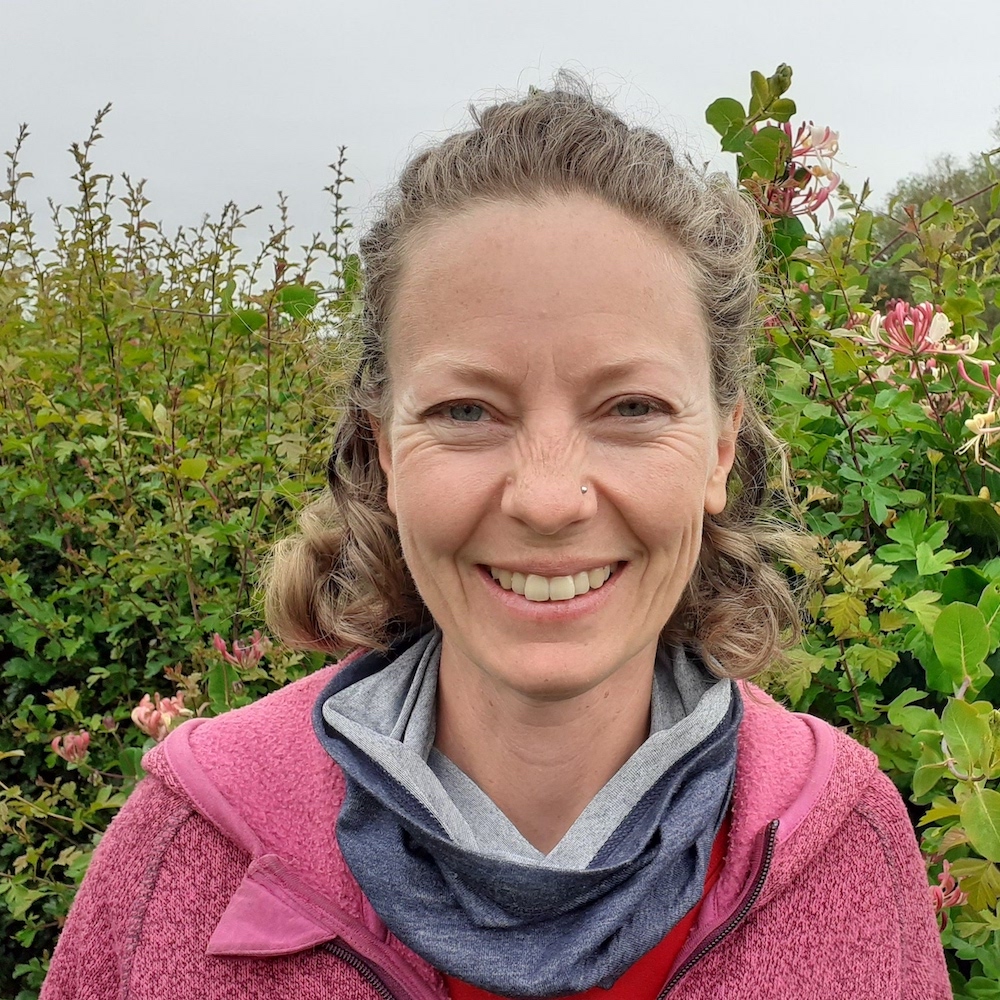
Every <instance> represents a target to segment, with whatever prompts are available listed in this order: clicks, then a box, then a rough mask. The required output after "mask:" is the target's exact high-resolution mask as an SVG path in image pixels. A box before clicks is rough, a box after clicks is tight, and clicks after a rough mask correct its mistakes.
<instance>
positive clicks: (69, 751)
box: [50, 732, 90, 764]
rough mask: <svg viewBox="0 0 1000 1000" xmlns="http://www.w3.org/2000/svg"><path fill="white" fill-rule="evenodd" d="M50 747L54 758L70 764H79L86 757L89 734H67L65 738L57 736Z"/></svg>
mask: <svg viewBox="0 0 1000 1000" xmlns="http://www.w3.org/2000/svg"><path fill="white" fill-rule="evenodd" d="M50 746H51V747H52V752H53V753H54V754H56V756H58V757H62V759H63V760H68V761H69V762H70V763H71V764H79V763H81V761H83V760H84V759H85V758H86V756H87V748H88V747H89V746H90V733H86V732H84V733H67V734H66V735H65V736H57V737H56V738H55V739H54V740H53V741H52V743H51V744H50Z"/></svg>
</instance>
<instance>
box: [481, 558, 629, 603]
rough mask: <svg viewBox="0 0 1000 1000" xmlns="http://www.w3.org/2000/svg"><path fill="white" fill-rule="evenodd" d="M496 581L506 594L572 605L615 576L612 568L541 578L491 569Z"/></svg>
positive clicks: (528, 574) (534, 575) (531, 599)
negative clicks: (612, 574)
mask: <svg viewBox="0 0 1000 1000" xmlns="http://www.w3.org/2000/svg"><path fill="white" fill-rule="evenodd" d="M490 573H491V574H492V576H493V579H494V580H496V582H497V583H499V584H500V586H501V587H503V589H504V590H513V591H514V593H515V594H522V595H523V596H524V597H526V598H527V599H528V600H529V601H568V600H570V598H572V597H579V596H580V595H581V594H586V593H587V591H588V590H597V588H598V587H602V586H604V582H605V581H606V580H607V578H608V577H609V576H611V564H610V563H608V565H606V566H598V567H597V568H596V569H592V570H582V571H581V572H579V573H577V574H576V575H575V576H538V575H537V574H535V573H512V572H511V571H510V570H509V569H497V568H496V567H495V566H491V567H490Z"/></svg>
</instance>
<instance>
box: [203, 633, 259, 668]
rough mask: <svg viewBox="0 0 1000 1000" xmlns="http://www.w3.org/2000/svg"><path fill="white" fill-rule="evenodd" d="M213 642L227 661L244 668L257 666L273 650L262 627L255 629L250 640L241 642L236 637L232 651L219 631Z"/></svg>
mask: <svg viewBox="0 0 1000 1000" xmlns="http://www.w3.org/2000/svg"><path fill="white" fill-rule="evenodd" d="M212 644H213V645H214V646H215V648H216V649H217V650H218V651H219V652H220V653H221V654H222V658H223V659H224V660H225V661H226V662H227V663H231V664H233V666H235V667H240V668H243V669H249V668H250V667H255V666H257V664H258V663H260V661H261V660H262V659H263V658H264V657H265V656H267V654H268V653H269V652H271V647H272V643H271V640H270V639H268V638H267V636H263V635H261V634H260V629H254V630H253V635H252V636H251V638H250V641H249V642H241V641H240V640H239V639H236V640H235V641H234V642H233V649H232V652H230V651H229V646H228V645H227V644H226V640H225V639H223V638H222V636H221V635H219V633H218V632H216V633H215V636H214V637H213V639H212Z"/></svg>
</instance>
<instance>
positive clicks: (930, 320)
mask: <svg viewBox="0 0 1000 1000" xmlns="http://www.w3.org/2000/svg"><path fill="white" fill-rule="evenodd" d="M950 333H951V320H949V319H948V317H947V316H945V314H944V313H943V312H940V311H939V310H938V309H937V308H936V307H935V306H934V304H933V303H931V302H921V303H920V304H919V305H915V306H911V305H909V303H906V302H902V301H899V300H896V301H894V302H890V303H889V307H888V310H887V311H886V314H885V316H883V315H882V314H881V313H872V317H871V320H870V322H869V325H868V333H867V334H855V335H854V337H853V339H854V340H855V341H856V342H857V343H859V344H863V345H864V346H866V347H869V348H872V349H874V353H875V354H876V356H877V357H879V360H887V359H888V356H889V355H892V354H901V355H903V356H904V357H908V358H913V359H919V360H920V361H921V362H922V365H923V367H921V369H920V370H921V371H932V370H933V369H934V367H935V365H932V364H929V362H930V360H932V359H933V358H935V357H946V356H951V357H958V358H962V357H967V356H968V355H970V354H973V353H974V352H975V351H977V350H978V349H979V337H978V336H971V337H970V336H968V335H967V334H963V335H962V336H961V337H959V338H958V340H955V339H954V338H951V337H949V336H948V334H950Z"/></svg>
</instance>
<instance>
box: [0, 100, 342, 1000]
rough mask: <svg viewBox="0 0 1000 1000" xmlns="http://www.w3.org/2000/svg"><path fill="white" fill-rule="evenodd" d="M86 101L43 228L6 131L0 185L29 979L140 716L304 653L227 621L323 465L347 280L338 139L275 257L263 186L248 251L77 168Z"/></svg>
mask: <svg viewBox="0 0 1000 1000" xmlns="http://www.w3.org/2000/svg"><path fill="white" fill-rule="evenodd" d="M106 111H107V109H105V111H104V112H102V113H101V114H100V115H99V116H98V119H97V121H96V122H95V125H94V128H93V130H92V131H91V133H90V135H89V137H88V139H87V140H86V141H85V142H83V143H82V144H80V145H75V146H74V147H73V149H72V153H73V156H74V162H75V164H76V174H75V176H74V179H75V180H76V182H77V184H78V187H79V191H80V201H79V204H77V205H75V206H73V207H72V208H70V209H68V210H66V211H63V212H58V213H57V214H56V215H55V238H54V244H53V246H52V247H51V249H42V248H41V247H39V245H38V241H37V238H36V236H35V234H34V232H33V228H32V217H31V214H30V212H29V211H28V209H27V207H26V205H25V204H24V202H23V201H22V200H21V197H20V195H19V188H20V187H21V184H22V182H23V180H24V178H25V177H26V176H28V175H26V174H25V173H23V172H21V168H20V166H19V162H18V158H19V153H20V148H21V145H22V143H23V140H24V138H25V136H26V132H24V131H23V130H22V133H21V135H20V136H19V138H18V142H17V147H16V148H15V149H14V151H13V152H11V153H9V154H8V161H7V163H8V167H7V183H6V189H5V190H3V192H2V193H0V209H2V210H3V212H4V216H5V218H3V221H0V394H2V396H0V398H2V406H0V455H2V464H0V553H2V557H0V647H2V657H0V663H2V667H0V671H2V678H3V685H2V690H3V696H2V698H3V701H2V709H0V712H2V725H0V827H2V830H3V834H4V840H3V842H2V846H0V940H3V941H4V942H9V945H8V944H5V947H4V948H3V949H2V950H0V952H2V953H0V984H2V985H0V994H2V995H4V996H13V995H14V993H15V992H16V991H17V986H16V985H15V980H19V981H20V984H21V986H22V993H21V994H20V995H22V996H24V997H29V996H34V995H35V992H36V991H37V987H38V985H39V983H40V981H41V976H42V974H43V970H44V966H45V963H46V961H47V958H48V956H49V955H50V953H51V949H52V947H53V944H54V942H55V939H56V934H57V931H58V928H59V926H60V924H61V922H62V920H63V919H64V916H65V913H66V911H67V909H68V906H69V903H70V900H71V898H72V896H73V893H74V891H75V888H76V886H77V885H78V883H79V881H80V879H81V878H82V876H83V874H84V871H85V870H86V865H87V861H88V860H89V857H90V853H91V850H92V848H93V845H94V843H95V842H96V841H97V839H98V838H99V836H100V834H101V832H102V831H103V829H104V828H105V826H106V825H107V823H108V821H109V820H110V818H111V816H112V815H113V813H114V811H115V810H116V809H117V808H118V807H119V806H120V805H121V804H122V802H124V800H125V798H126V796H127V794H128V792H129V790H130V789H131V788H132V786H133V784H134V783H135V781H136V779H137V777H138V776H139V775H140V774H141V766H140V763H139V760H140V757H141V755H142V752H143V750H144V749H146V748H148V747H149V746H151V745H152V744H153V742H154V738H156V737H159V738H162V736H163V735H165V732H166V730H167V729H169V728H170V726H171V725H174V724H176V722H177V721H178V720H179V719H181V718H183V717H184V715H185V714H191V713H192V712H196V713H198V714H200V715H204V714H213V713H217V712H221V711H225V710H226V709H227V708H231V707H234V706H237V705H242V704H246V703H247V702H249V701H251V700H252V699H254V698H257V697H259V696H261V695H263V694H265V693H266V692H267V691H269V690H272V689H273V688H275V687H276V686H278V685H280V684H283V683H285V682H286V681H287V680H289V679H292V678H294V677H297V676H299V675H301V674H303V673H304V672H305V671H306V670H307V669H310V668H311V667H314V666H315V665H316V664H315V662H311V661H310V660H309V659H308V658H304V657H302V656H301V655H293V654H291V653H290V652H289V651H288V650H281V649H269V648H268V647H269V644H268V643H267V642H266V641H261V640H259V639H258V641H257V642H256V643H254V642H253V641H251V640H244V641H242V642H240V641H239V640H240V637H241V636H244V635H246V634H247V633H248V632H250V631H251V630H252V629H253V628H254V627H255V626H259V625H260V624H261V622H260V614H259V610H258V609H257V608H256V607H255V606H254V604H253V602H252V600H251V598H252V595H253V587H254V574H255V570H256V567H257V565H258V562H259V560H260V558H261V556H262V554H263V553H264V552H265V551H266V548H267V545H268V543H269V542H270V541H271V539H272V537H273V536H274V534H275V533H276V532H279V531H281V530H282V529H283V527H284V526H285V524H286V522H287V521H288V520H289V515H290V513H291V512H292V511H293V509H294V508H295V506H296V504H297V503H298V502H299V498H300V496H301V495H302V494H303V492H304V491H306V490H309V489H312V488H314V487H316V486H318V485H321V483H322V479H321V472H322V469H323V467H324V460H325V453H326V451H327V443H326V440H325V438H326V436H327V431H328V428H329V426H330V424H331V422H332V420H333V410H332V406H333V401H332V396H331V392H330V386H331V380H332V379H335V377H336V375H337V369H336V365H335V363H334V362H333V361H332V360H331V359H330V357H329V356H328V355H329V351H328V350H327V346H326V345H328V344H329V343H330V342H331V339H332V338H335V337H336V335H337V333H338V331H339V329H340V327H341V325H342V320H343V319H344V317H345V315H347V313H349V311H350V310H351V308H352V305H351V303H352V301H353V298H352V290H353V289H354V287H355V285H356V280H357V278H356V276H357V261H356V258H354V257H352V256H351V255H349V254H347V252H346V249H345V240H346V237H347V233H348V226H347V223H346V221H345V219H344V217H343V213H342V211H341V209H340V206H341V197H342V191H341V189H342V187H343V185H344V183H345V182H346V181H347V180H349V178H346V177H345V175H344V172H343V157H342V156H341V159H340V162H339V163H338V164H335V165H334V174H333V182H332V184H331V186H330V189H329V190H330V194H331V197H332V199H333V206H334V214H333V226H332V233H331V235H330V237H329V239H328V240H326V241H323V240H320V239H319V238H318V237H315V238H313V239H312V241H311V242H310V243H309V245H307V246H305V247H302V248H301V249H300V250H299V251H298V258H299V259H298V260H293V259H292V254H293V251H292V250H290V248H289V245H288V244H289V239H290V228H289V226H288V223H287V218H286V213H285V211H284V204H283V203H282V204H281V205H280V206H279V219H280V221H279V224H278V225H277V226H273V227H272V228H271V236H270V239H269V240H268V242H267V243H266V245H265V246H263V247H262V248H261V250H260V252H259V253H258V254H257V256H256V257H255V258H253V259H252V260H250V261H243V260H242V258H241V257H240V254H239V252H238V249H237V242H236V238H237V234H238V231H239V230H240V228H241V227H242V225H243V220H244V219H245V217H246V214H245V213H241V212H240V211H239V210H238V209H237V208H236V207H235V206H233V205H227V206H226V207H225V208H224V209H223V211H222V212H221V214H220V216H219V217H218V219H216V220H214V221H209V220H206V221H204V222H203V223H202V224H201V225H200V226H198V227H197V228H194V229H189V230H184V231H181V232H178V233H177V234H175V235H172V236H171V235H168V234H167V233H165V232H164V231H163V230H162V229H161V228H160V227H159V226H158V225H156V224H154V223H153V222H151V221H149V220H148V219H147V217H146V211H147V205H148V203H147V200H146V198H145V197H144V196H143V189H142V184H133V183H132V182H131V181H130V180H129V179H128V178H127V177H126V178H124V179H123V181H121V182H119V185H116V183H115V182H114V181H113V179H112V178H111V177H110V176H108V175H107V174H101V173H98V172H97V171H96V170H95V168H94V167H93V165H92V162H91V159H92V156H93V153H94V150H95V144H97V142H98V140H99V138H100V135H99V132H98V128H99V126H100V124H101V119H102V118H103V117H104V114H105V112H106ZM119 186H120V187H121V188H123V190H122V193H121V194H117V193H116V188H117V187H119ZM314 274H318V277H314ZM217 633H221V634H222V635H224V636H226V639H228V640H231V641H232V643H233V644H232V646H230V644H229V642H227V641H226V640H224V639H222V638H221V637H220V638H219V639H218V640H217V641H213V637H214V636H215V635H216V634H217ZM262 659H263V660H264V662H265V663H266V669H265V667H264V666H263V665H262ZM144 695H145V696H146V698H145V702H143V696H144ZM178 698H179V699H180V700H179V701H178V700H177V699H178ZM133 710H135V720H136V722H135V723H133V720H132V719H131V718H130V715H132V713H133ZM157 712H158V714H154V713H157ZM140 725H141V726H142V728H141V729H140V728H139V726H140Z"/></svg>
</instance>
